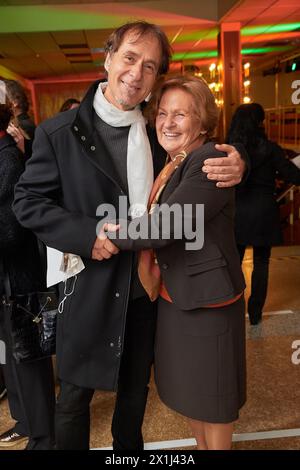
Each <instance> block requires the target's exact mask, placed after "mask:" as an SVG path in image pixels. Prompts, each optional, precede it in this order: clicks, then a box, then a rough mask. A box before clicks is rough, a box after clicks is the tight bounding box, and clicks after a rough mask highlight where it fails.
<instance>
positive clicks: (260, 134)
mask: <svg viewBox="0 0 300 470" xmlns="http://www.w3.org/2000/svg"><path fill="white" fill-rule="evenodd" d="M264 119H265V112H264V109H263V107H262V106H261V105H260V104H258V103H251V104H243V105H241V106H239V107H238V108H237V110H236V112H235V113H234V115H233V117H232V122H231V125H230V129H229V132H228V137H227V141H228V142H229V143H231V142H240V143H242V144H243V145H244V147H245V148H246V150H247V153H248V155H249V158H250V161H251V165H250V168H251V170H250V173H249V175H248V178H247V180H246V182H245V183H244V184H243V185H240V186H239V187H237V191H236V217H235V234H236V242H237V244H238V249H239V253H240V260H241V263H242V261H243V258H244V253H245V249H246V247H247V245H250V246H252V247H253V271H252V277H251V295H250V297H249V300H248V313H249V320H250V323H251V324H252V325H257V324H258V323H259V322H260V321H261V319H262V312H263V307H264V304H265V300H266V296H267V289H268V275H269V260H270V255H271V248H272V246H274V245H279V244H281V243H282V235H281V230H280V215H279V207H278V204H277V202H276V195H275V181H276V178H277V177H280V178H282V179H283V180H284V181H286V182H289V183H293V184H297V185H299V184H300V170H299V169H298V168H297V167H296V165H294V164H293V163H292V162H290V161H289V160H288V159H287V158H285V155H284V151H283V150H282V148H281V147H279V145H277V144H276V143H275V142H271V141H270V140H269V139H268V138H267V136H266V134H265V130H264V126H263V122H264Z"/></svg>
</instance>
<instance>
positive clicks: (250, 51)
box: [172, 46, 293, 61]
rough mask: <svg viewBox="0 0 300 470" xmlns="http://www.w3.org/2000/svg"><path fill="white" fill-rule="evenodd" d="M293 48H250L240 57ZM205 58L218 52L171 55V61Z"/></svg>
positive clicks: (216, 54)
mask: <svg viewBox="0 0 300 470" xmlns="http://www.w3.org/2000/svg"><path fill="white" fill-rule="evenodd" d="M292 48H293V46H274V47H252V48H246V49H242V51H241V53H242V55H250V54H267V53H270V52H285V51H289V50H290V49H292ZM202 57H203V58H206V57H218V51H216V50H214V51H198V52H197V51H195V52H187V53H186V54H185V53H184V52H178V53H175V54H173V56H172V60H174V61H176V60H189V59H201V58H202Z"/></svg>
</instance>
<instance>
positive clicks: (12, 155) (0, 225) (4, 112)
mask: <svg viewBox="0 0 300 470" xmlns="http://www.w3.org/2000/svg"><path fill="white" fill-rule="evenodd" d="M11 114H12V113H11V110H10V108H9V107H8V106H6V105H4V104H0V297H1V298H2V295H4V294H5V288H4V277H5V273H6V272H7V273H8V274H9V279H10V284H11V289H12V295H13V297H15V296H16V295H18V294H26V293H28V292H34V291H37V290H43V289H44V288H45V285H44V284H45V283H44V280H43V274H42V269H41V264H40V260H39V253H38V248H37V243H36V238H35V237H34V235H33V234H32V233H31V232H29V231H28V230H25V229H23V228H22V227H21V225H20V224H19V223H18V222H17V219H16V218H15V215H14V213H13V211H12V208H11V205H12V202H13V195H14V186H15V184H16V183H17V181H18V179H19V177H20V175H21V173H22V172H23V170H24V159H23V158H22V155H21V153H20V151H19V150H18V148H17V146H16V143H15V141H14V140H13V138H12V137H11V136H10V135H8V134H7V133H6V128H7V126H8V123H9V121H10V118H11ZM0 340H2V341H4V342H5V344H6V364H5V365H4V366H3V372H4V377H5V383H6V388H7V396H8V402H9V407H10V412H11V415H12V417H13V418H14V419H15V420H16V423H15V425H14V427H13V428H11V429H9V430H8V431H6V432H4V433H3V434H1V435H0V449H1V448H7V447H10V446H14V445H15V444H17V443H21V442H22V441H24V440H27V438H29V441H28V444H27V447H26V449H29V450H32V449H35V450H40V449H51V448H52V446H53V440H54V436H53V433H54V431H53V427H54V423H53V421H54V406H55V395H54V381H53V372H52V363H51V359H50V358H48V359H43V360H40V361H35V362H30V363H24V364H22V363H20V364H17V363H16V361H15V360H14V358H13V355H12V352H11V349H10V325H9V321H8V318H7V315H6V312H5V311H4V309H3V308H2V302H1V304H0Z"/></svg>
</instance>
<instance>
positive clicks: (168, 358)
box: [99, 76, 246, 449]
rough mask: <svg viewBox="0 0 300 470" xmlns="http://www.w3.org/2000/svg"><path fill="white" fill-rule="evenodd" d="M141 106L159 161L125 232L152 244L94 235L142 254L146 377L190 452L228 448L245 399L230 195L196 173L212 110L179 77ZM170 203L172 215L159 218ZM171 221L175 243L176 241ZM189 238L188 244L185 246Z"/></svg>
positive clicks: (196, 83) (205, 151) (194, 85)
mask: <svg viewBox="0 0 300 470" xmlns="http://www.w3.org/2000/svg"><path fill="white" fill-rule="evenodd" d="M150 106H152V107H151V108H150V117H151V115H155V116H156V131H157V136H158V140H159V143H160V144H161V145H162V147H163V148H164V149H165V150H166V151H167V153H168V156H169V160H168V161H169V163H168V164H167V165H166V167H165V168H164V170H163V171H162V172H161V174H160V175H159V176H158V178H157V179H156V181H155V183H154V186H153V189H152V194H151V196H150V202H151V203H152V204H151V210H150V214H151V215H148V214H145V215H144V216H142V217H139V218H137V219H135V220H134V227H135V228H137V227H147V226H148V227H150V228H149V233H151V234H155V233H156V237H155V236H153V237H152V239H151V238H150V237H149V238H148V234H147V233H146V232H145V230H141V234H140V237H139V238H138V237H137V236H136V234H134V233H133V232H134V228H133V225H132V224H131V223H129V224H128V229H127V228H126V225H127V223H126V222H125V223H124V222H122V221H120V224H119V225H117V226H115V225H113V224H106V225H104V227H103V230H102V231H101V233H100V235H99V236H100V237H104V238H105V237H106V236H107V237H108V238H109V239H110V240H114V242H113V243H115V245H116V246H117V247H118V248H119V249H122V250H143V251H141V253H140V260H139V275H140V280H141V282H142V284H143V286H144V287H145V289H146V290H147V292H148V294H149V296H150V298H151V299H152V300H154V299H155V298H156V297H157V294H158V293H159V294H160V297H159V311H158V323H157V331H156V346H155V380H156V384H157V389H158V393H159V395H160V397H161V399H162V400H163V401H164V403H165V404H166V405H168V406H169V407H170V408H172V409H174V410H176V411H178V412H179V413H181V414H183V415H185V416H187V417H188V418H189V423H190V425H191V428H192V430H193V433H194V435H195V437H196V440H197V446H198V448H199V449H229V448H230V446H231V440H232V431H233V422H234V421H235V420H236V419H237V418H238V411H239V409H240V408H241V406H242V405H243V404H244V402H245V388H246V386H245V325H244V323H245V322H244V300H243V290H244V286H245V285H244V279H243V275H242V272H241V268H240V264H239V256H238V252H237V249H236V245H235V240H234V230H233V214H234V190H233V189H232V188H228V189H221V190H220V189H218V188H216V186H215V184H214V183H213V182H211V181H209V180H208V179H207V178H206V176H205V175H204V174H203V173H202V171H199V168H200V167H201V165H203V162H204V160H205V159H206V158H208V157H210V156H212V155H215V154H216V150H215V146H214V145H213V144H212V143H210V142H209V138H210V137H211V136H212V135H213V133H214V130H215V128H216V126H217V122H218V110H217V107H216V104H215V100H214V97H213V95H212V93H211V92H210V90H209V88H208V86H207V85H206V83H205V82H204V81H202V80H199V79H196V78H194V77H184V76H180V77H178V78H170V79H168V80H166V81H165V83H163V84H162V85H161V86H160V87H159V89H158V90H157V92H156V93H155V94H154V96H153V98H152V104H151V105H150ZM218 153H219V156H223V154H222V153H221V152H218ZM158 201H159V204H160V206H159V205H158ZM173 204H177V211H178V208H179V209H180V210H179V211H178V212H177V216H175V217H174V218H173V217H171V218H169V217H168V214H169V212H170V208H171V207H172V206H173ZM202 204H203V205H204V225H203V221H202V220H200V222H199V214H200V213H201V209H200V207H201V205H202ZM173 207H175V206H173ZM173 219H174V220H173ZM200 219H201V217H200ZM169 221H170V225H169V226H168V222H169ZM181 224H183V227H184V236H183V235H180V236H178V233H179V232H178V230H179V228H180V225H181ZM197 225H198V226H197ZM118 229H119V231H117V232H114V231H115V230H118ZM150 229H151V232H150ZM105 230H109V231H107V232H105ZM202 230H204V245H203V248H202V249H200V248H201V246H199V240H200V245H201V240H202V238H201V231H202ZM195 233H196V234H197V236H196V245H194V246H193V245H192V244H191V245H190V246H188V245H186V242H187V240H189V241H190V240H191V238H192V236H193V234H195ZM194 241H195V240H194ZM191 243H192V242H191ZM152 248H153V249H155V255H156V257H157V262H158V264H155V263H156V259H155V258H154V257H152V255H153V254H154V253H153V252H152V251H151V249H152ZM195 248H196V249H195ZM160 273H161V274H160Z"/></svg>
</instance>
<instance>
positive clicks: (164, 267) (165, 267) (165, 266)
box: [161, 263, 169, 269]
mask: <svg viewBox="0 0 300 470" xmlns="http://www.w3.org/2000/svg"><path fill="white" fill-rule="evenodd" d="M161 267H162V268H163V269H168V267H169V265H168V264H167V263H164V264H163V265H162V266H161Z"/></svg>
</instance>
